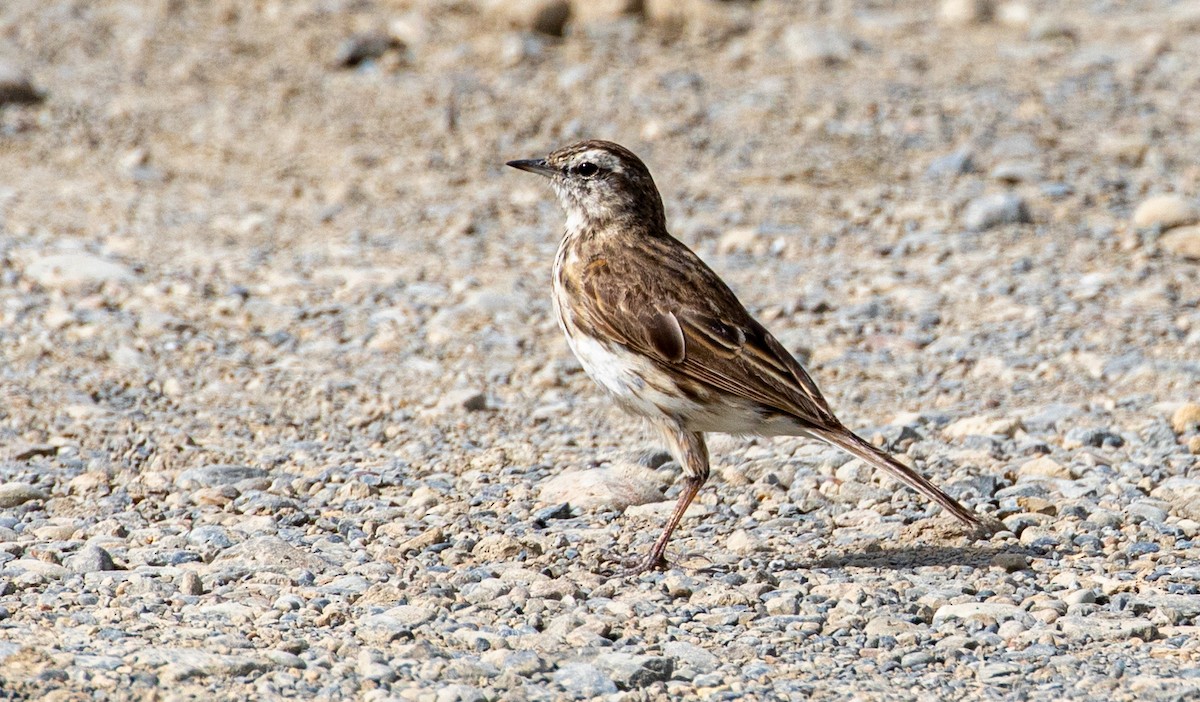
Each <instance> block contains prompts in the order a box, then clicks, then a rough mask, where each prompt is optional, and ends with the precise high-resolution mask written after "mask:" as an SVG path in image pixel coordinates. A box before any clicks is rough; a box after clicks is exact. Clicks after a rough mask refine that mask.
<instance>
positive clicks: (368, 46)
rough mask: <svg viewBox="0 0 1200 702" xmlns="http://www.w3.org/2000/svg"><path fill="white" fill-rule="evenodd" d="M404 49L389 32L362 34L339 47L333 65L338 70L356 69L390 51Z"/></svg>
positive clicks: (353, 36)
mask: <svg viewBox="0 0 1200 702" xmlns="http://www.w3.org/2000/svg"><path fill="white" fill-rule="evenodd" d="M403 48H404V45H403V44H402V43H401V42H400V40H399V39H397V38H396V37H394V36H392V35H391V34H388V33H387V32H379V31H375V32H360V33H358V34H354V35H351V36H350V37H348V38H347V39H345V40H344V41H343V42H342V43H341V44H339V45H338V48H337V52H336V53H335V54H334V56H333V65H334V66H335V67H337V68H356V67H358V66H359V65H360V64H362V63H364V62H367V61H374V60H376V59H378V58H380V57H381V56H383V55H384V54H386V53H387V52H388V51H391V50H393V49H403Z"/></svg>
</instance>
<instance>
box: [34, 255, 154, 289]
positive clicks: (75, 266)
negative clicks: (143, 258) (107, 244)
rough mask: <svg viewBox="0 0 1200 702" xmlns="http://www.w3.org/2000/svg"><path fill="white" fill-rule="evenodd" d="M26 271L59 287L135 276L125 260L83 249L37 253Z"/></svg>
mask: <svg viewBox="0 0 1200 702" xmlns="http://www.w3.org/2000/svg"><path fill="white" fill-rule="evenodd" d="M25 275H26V276H27V277H28V278H29V279H30V280H32V281H34V282H36V283H37V284H38V285H41V286H43V287H46V288H53V289H58V290H75V289H79V288H85V287H91V286H95V285H100V284H103V283H122V282H128V281H132V280H133V279H134V274H133V271H132V270H131V269H130V268H129V267H128V266H126V265H125V264H123V263H118V262H116V261H112V260H109V259H106V258H101V257H100V256H96V255H93V254H88V253H82V252H75V253H62V254H51V255H48V256H41V257H38V258H36V259H34V260H33V261H31V262H30V263H29V265H28V266H26V267H25Z"/></svg>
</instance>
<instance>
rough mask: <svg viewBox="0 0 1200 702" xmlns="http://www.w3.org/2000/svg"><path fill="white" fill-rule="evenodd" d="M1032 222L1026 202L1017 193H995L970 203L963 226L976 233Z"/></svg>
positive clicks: (964, 215) (965, 212)
mask: <svg viewBox="0 0 1200 702" xmlns="http://www.w3.org/2000/svg"><path fill="white" fill-rule="evenodd" d="M1032 221H1033V218H1032V217H1031V216H1030V214H1029V208H1028V207H1027V206H1026V205H1025V200H1024V199H1023V198H1021V196H1020V195H1017V194H1016V193H993V194H991V195H984V196H982V197H978V198H976V199H974V200H972V201H971V202H969V203H968V204H967V208H966V210H965V211H964V212H963V226H965V227H966V228H967V229H969V230H971V231H976V232H980V231H984V230H985V229H991V228H993V227H998V226H1001V225H1004V224H1026V223H1029V222H1032Z"/></svg>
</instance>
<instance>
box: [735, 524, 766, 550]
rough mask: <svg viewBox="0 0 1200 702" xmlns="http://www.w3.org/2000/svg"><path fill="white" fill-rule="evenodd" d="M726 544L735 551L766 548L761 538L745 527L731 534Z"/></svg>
mask: <svg viewBox="0 0 1200 702" xmlns="http://www.w3.org/2000/svg"><path fill="white" fill-rule="evenodd" d="M725 545H726V546H727V547H728V548H729V550H730V551H733V552H734V553H750V552H752V551H759V550H761V549H764V548H766V546H765V544H763V542H762V540H761V539H759V538H758V537H757V536H754V535H752V534H751V533H750V532H748V531H746V530H745V529H737V530H736V531H734V532H733V533H732V534H730V535H729V539H728V540H727V541H726V542H725Z"/></svg>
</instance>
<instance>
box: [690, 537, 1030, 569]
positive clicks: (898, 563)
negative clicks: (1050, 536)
mask: <svg viewBox="0 0 1200 702" xmlns="http://www.w3.org/2000/svg"><path fill="white" fill-rule="evenodd" d="M1000 554H1018V555H1022V556H1025V557H1026V558H1028V559H1033V558H1039V557H1040V558H1044V557H1046V555H1047V554H1046V553H1044V552H1042V551H1038V550H1037V549H1031V548H1026V547H1023V546H1015V545H1011V544H1010V545H1004V546H940V545H933V544H912V545H908V546H896V547H892V548H887V547H883V548H877V549H871V550H866V551H856V552H844V551H843V552H837V553H828V554H826V555H823V556H820V557H818V558H808V559H796V558H780V557H779V556H778V555H776V556H773V557H771V559H770V566H769V568H770V569H771V570H773V571H789V570H843V569H847V568H865V569H870V570H913V569H916V568H924V567H929V566H940V567H945V566H967V567H968V568H988V567H990V566H992V565H993V559H995V557H996V556H998V555H1000ZM698 555H699V554H683V555H682V558H680V559H679V561H677V562H675V563H674V565H677V566H678V567H682V569H683V570H686V571H688V572H692V573H697V574H699V573H708V574H719V573H726V572H732V571H734V570H738V567H737V566H731V565H729V564H717V563H710V564H702V563H699V562H697V560H700V561H703V558H702V557H700V558H698V559H697V560H693V558H695V557H697V556H698ZM689 561H690V563H689ZM761 565H762V566H767V563H766V562H764V563H762V564H761Z"/></svg>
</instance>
